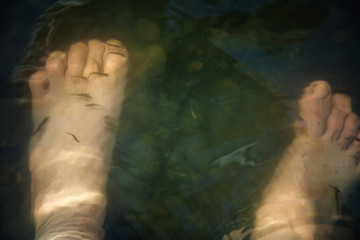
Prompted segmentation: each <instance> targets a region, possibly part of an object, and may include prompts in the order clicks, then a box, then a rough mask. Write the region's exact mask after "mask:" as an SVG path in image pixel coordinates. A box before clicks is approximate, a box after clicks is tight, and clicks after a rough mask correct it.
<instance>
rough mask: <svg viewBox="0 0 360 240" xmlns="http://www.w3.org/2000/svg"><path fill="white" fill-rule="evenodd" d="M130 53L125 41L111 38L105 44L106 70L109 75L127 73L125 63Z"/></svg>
mask: <svg viewBox="0 0 360 240" xmlns="http://www.w3.org/2000/svg"><path fill="white" fill-rule="evenodd" d="M128 56H129V53H128V51H127V49H126V47H125V45H124V43H123V42H121V41H119V40H115V39H110V40H108V41H107V42H106V44H105V52H104V72H105V73H106V74H109V75H115V76H118V75H121V74H122V73H125V72H126V71H125V65H126V63H127V60H128Z"/></svg>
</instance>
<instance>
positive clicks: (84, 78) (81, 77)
mask: <svg viewBox="0 0 360 240" xmlns="http://www.w3.org/2000/svg"><path fill="white" fill-rule="evenodd" d="M71 77H74V78H80V79H83V80H87V78H86V77H84V76H71Z"/></svg>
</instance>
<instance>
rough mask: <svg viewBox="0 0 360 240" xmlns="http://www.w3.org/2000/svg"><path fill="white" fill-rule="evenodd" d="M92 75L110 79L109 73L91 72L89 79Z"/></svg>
mask: <svg viewBox="0 0 360 240" xmlns="http://www.w3.org/2000/svg"><path fill="white" fill-rule="evenodd" d="M91 74H96V75H100V76H104V77H108V76H109V74H107V73H102V72H91V73H90V74H89V77H90V76H91Z"/></svg>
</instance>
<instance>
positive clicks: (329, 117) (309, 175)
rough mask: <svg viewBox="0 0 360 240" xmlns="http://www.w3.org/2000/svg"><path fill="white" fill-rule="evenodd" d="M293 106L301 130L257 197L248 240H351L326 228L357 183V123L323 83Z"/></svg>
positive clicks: (344, 101)
mask: <svg viewBox="0 0 360 240" xmlns="http://www.w3.org/2000/svg"><path fill="white" fill-rule="evenodd" d="M299 105H300V116H301V118H302V119H303V127H300V128H299V127H296V132H297V134H296V137H295V139H294V141H293V142H292V143H291V145H290V146H289V147H288V149H287V151H286V152H285V154H284V156H283V158H282V159H281V161H280V162H279V165H278V167H277V169H276V171H275V174H274V176H273V178H272V180H271V182H270V184H269V185H268V186H267V188H266V190H265V192H264V194H263V200H262V202H261V203H260V206H259V208H258V210H257V212H256V222H255V229H254V234H253V235H252V239H263V240H272V239H327V240H328V239H355V236H354V233H353V232H352V231H351V230H350V229H348V228H344V227H340V226H334V225H332V224H333V223H334V222H335V221H336V220H339V219H341V217H340V216H339V214H340V213H339V211H340V210H339V209H340V205H341V196H343V193H346V191H348V190H349V188H351V186H352V184H353V183H354V182H355V180H356V179H357V178H358V177H359V165H358V158H359V155H360V142H359V140H358V138H357V136H358V128H359V119H358V117H357V116H356V115H355V114H354V113H352V112H351V103H350V98H349V97H347V96H345V95H342V94H335V95H331V91H330V87H329V85H328V84H327V83H326V82H324V81H315V82H313V83H311V84H310V85H309V86H308V87H307V88H306V89H305V90H304V94H303V96H302V98H301V100H300V101H299ZM344 219H345V220H351V219H350V218H349V217H342V220H344Z"/></svg>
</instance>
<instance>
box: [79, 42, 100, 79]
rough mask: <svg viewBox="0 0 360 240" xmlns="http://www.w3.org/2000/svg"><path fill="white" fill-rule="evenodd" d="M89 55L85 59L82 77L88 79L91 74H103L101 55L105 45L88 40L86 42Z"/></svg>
mask: <svg viewBox="0 0 360 240" xmlns="http://www.w3.org/2000/svg"><path fill="white" fill-rule="evenodd" d="M88 47H89V53H88V56H87V59H86V64H85V69H84V74H83V75H84V77H87V78H89V76H90V75H91V74H93V73H95V74H96V73H102V72H103V69H102V68H103V55H104V50H105V43H103V42H101V41H99V40H90V41H89V42H88Z"/></svg>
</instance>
